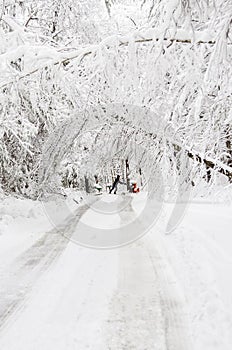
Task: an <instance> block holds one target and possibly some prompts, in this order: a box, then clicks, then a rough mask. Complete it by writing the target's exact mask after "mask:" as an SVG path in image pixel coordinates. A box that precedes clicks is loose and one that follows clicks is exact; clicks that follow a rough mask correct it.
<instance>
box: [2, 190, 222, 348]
mask: <svg viewBox="0 0 232 350" xmlns="http://www.w3.org/2000/svg"><path fill="white" fill-rule="evenodd" d="M111 198H116V197H111ZM137 198H138V197H137ZM105 199H106V198H105ZM101 200H102V199H101ZM124 201H125V202H124ZM123 202H124V204H125V205H126V207H127V209H126V208H125V210H124V211H122V212H120V213H117V212H115V214H113V216H111V224H112V222H113V224H114V225H115V226H117V225H125V224H126V221H127V220H128V216H125V215H124V214H123V213H124V212H125V211H128V212H130V213H131V218H130V219H132V217H133V210H134V209H133V208H135V207H136V203H134V204H133V203H132V202H131V200H129V201H128V198H126V197H125V198H124V199H123ZM94 215H100V214H97V213H96V212H95V214H93V212H92V211H91V209H89V210H87V208H86V206H82V207H80V208H79V211H78V212H77V215H76V217H75V220H73V219H72V220H71V221H67V225H66V229H65V232H64V234H65V236H64V235H62V234H60V232H59V233H58V232H57V231H56V230H55V229H54V230H52V231H51V232H48V233H46V234H44V235H42V236H41V237H40V238H39V240H37V241H36V242H35V243H34V244H33V245H32V246H31V247H30V248H28V250H26V251H25V252H24V253H22V254H21V255H20V256H19V257H18V258H17V259H15V260H14V261H13V262H11V264H10V265H9V266H3V268H1V271H0V284H1V290H0V325H1V328H0V349H1V350H32V349H33V350H48V349H49V350H51V349H56V350H66V349H68V350H76V349H77V350H85V349H91V350H129V349H135V350H153V349H154V350H188V349H196V350H202V349H201V348H200V347H198V348H195V347H193V345H192V339H191V336H190V334H192V333H193V331H192V329H190V325H191V326H192V324H191V322H190V321H191V320H189V317H190V316H191V315H190V316H189V312H188V311H189V308H188V304H187V302H189V300H188V298H190V296H191V295H188V296H187V297H186V294H185V290H184V288H183V283H181V282H180V281H181V278H180V276H179V275H178V273H177V270H176V269H175V268H176V267H177V265H176V266H173V261H174V260H173V257H174V256H175V255H174V254H172V255H171V258H172V259H169V254H167V247H166V245H165V240H164V239H163V238H162V234H161V229H160V228H158V227H159V226H156V227H155V228H153V229H151V230H150V231H149V232H148V233H147V234H146V235H145V236H144V237H143V238H141V239H139V240H137V241H135V242H134V243H132V244H130V245H127V246H124V247H121V248H118V249H111V250H100V249H90V248H86V247H83V246H81V245H78V244H75V242H73V241H72V240H71V241H70V240H69V239H68V238H71V235H72V232H73V227H74V226H76V231H78V227H79V225H80V227H82V226H81V222H88V221H89V222H90V221H92V220H93V217H94V218H96V217H95V216H94ZM108 224H110V223H108ZM104 225H107V223H106V222H105V223H104ZM71 228H72V229H71ZM175 239H176V238H175ZM181 239H183V237H182V238H181ZM191 268H192V267H191ZM186 271H187V270H186V269H185V268H184V267H183V275H184V273H186ZM193 272H194V271H193ZM182 277H183V276H182ZM205 349H207V350H208V349H214V347H209V348H207V347H205ZM215 349H220V348H218V347H215ZM224 349H227V348H226V346H225V347H222V348H221V349H220V350H224Z"/></svg>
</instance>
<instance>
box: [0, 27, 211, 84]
mask: <svg viewBox="0 0 232 350" xmlns="http://www.w3.org/2000/svg"><path fill="white" fill-rule="evenodd" d="M173 34H174V33H173ZM198 34H199V35H197V33H196V34H195V39H192V38H191V37H190V36H189V35H187V34H183V33H179V36H178V31H177V33H176V34H174V37H172V36H171V37H170V38H169V37H162V33H159V32H157V31H155V30H149V31H145V32H144V33H143V32H140V31H136V32H135V33H134V34H133V35H129V36H119V35H114V36H111V37H108V38H106V39H104V40H102V41H101V42H100V43H99V44H97V45H89V46H88V47H86V48H83V49H80V50H73V51H71V52H70V51H69V52H68V53H63V52H60V51H59V50H56V52H55V49H54V48H52V50H54V56H55V59H54V60H51V59H50V61H49V62H47V63H44V64H39V65H38V66H37V67H35V68H34V69H31V70H30V71H28V72H22V73H21V74H20V73H17V74H16V75H15V77H14V79H12V78H10V79H9V81H6V82H4V83H2V84H1V85H0V89H2V88H5V87H7V86H8V85H9V84H13V83H15V82H16V81H18V80H21V79H24V78H26V77H28V76H30V75H32V74H34V73H37V72H38V71H40V70H42V69H45V68H48V67H51V66H57V65H62V64H63V65H68V64H69V62H70V61H72V60H74V59H76V60H77V61H79V62H82V61H83V59H84V58H85V57H87V56H89V55H91V54H94V53H96V51H97V50H98V49H99V48H101V47H105V48H107V49H110V48H111V47H115V46H116V45H118V46H119V47H121V46H128V45H129V44H130V42H132V41H134V42H135V43H137V44H143V43H149V42H159V41H161V40H162V41H164V42H166V43H168V44H172V43H174V42H177V43H182V44H210V45H214V44H215V43H216V41H215V40H214V39H213V38H211V39H210V38H208V40H203V38H204V37H205V35H204V33H202V32H201V33H200V32H199V33H198ZM25 48H26V47H25ZM44 49H45V47H44ZM50 49H51V48H50V47H48V50H50ZM0 57H1V56H0Z"/></svg>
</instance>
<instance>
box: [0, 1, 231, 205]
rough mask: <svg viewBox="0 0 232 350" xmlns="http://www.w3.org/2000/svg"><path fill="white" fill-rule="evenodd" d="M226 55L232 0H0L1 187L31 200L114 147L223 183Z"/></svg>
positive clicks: (227, 158) (91, 166)
mask: <svg viewBox="0 0 232 350" xmlns="http://www.w3.org/2000/svg"><path fill="white" fill-rule="evenodd" d="M231 62H232V3H231V0H218V1H214V0H199V1H194V0H147V1H145V0H144V1H142V0H114V1H113V0H112V1H111V0H105V1H104V0H88V1H86V0H79V1H78V2H74V1H71V0H47V1H46V2H45V1H42V0H38V1H32V0H1V4H0V189H1V191H3V192H4V193H6V194H9V193H10V194H12V193H16V194H19V195H23V196H27V197H30V198H37V197H38V196H40V195H41V193H42V192H44V191H46V190H47V191H49V190H50V189H51V188H54V187H55V186H59V183H58V182H57V178H56V175H57V174H60V173H61V172H64V173H65V171H66V169H65V164H66V163H69V164H71V167H72V166H74V167H77V168H78V169H77V170H78V172H79V174H80V175H79V176H81V174H85V172H88V171H90V172H93V171H95V170H96V171H97V170H98V169H100V168H102V167H103V166H104V164H105V162H106V161H107V159H110V158H113V157H114V156H115V155H118V154H120V157H121V158H122V159H127V158H128V159H129V160H130V161H134V162H136V164H137V165H138V166H139V167H142V169H143V170H144V172H145V173H146V174H147V176H148V177H152V176H154V177H155V176H156V175H155V174H156V172H157V171H158V170H159V174H160V171H161V172H162V176H163V178H164V179H167V178H168V177H169V175H170V174H173V183H175V182H176V181H177V180H178V177H180V176H181V179H182V180H183V181H184V182H186V183H190V184H192V185H194V186H197V185H198V183H201V182H202V181H203V182H204V183H205V186H208V187H209V186H214V185H215V184H217V185H218V184H222V185H223V186H229V185H230V183H231V182H232V66H231ZM65 162H66V163H65ZM60 185H61V182H60Z"/></svg>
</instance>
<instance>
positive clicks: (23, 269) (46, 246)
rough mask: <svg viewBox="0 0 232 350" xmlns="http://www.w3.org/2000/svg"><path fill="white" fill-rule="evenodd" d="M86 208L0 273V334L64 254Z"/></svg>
mask: <svg viewBox="0 0 232 350" xmlns="http://www.w3.org/2000/svg"><path fill="white" fill-rule="evenodd" d="M88 208H89V206H88V205H83V206H81V207H80V208H78V210H77V211H76V213H75V217H74V218H73V217H72V218H71V219H69V220H68V221H67V223H66V224H65V225H64V227H63V228H59V229H58V230H57V229H56V228H55V229H53V230H52V231H49V232H46V233H45V234H44V235H43V236H42V237H40V239H38V240H37V241H36V242H35V243H34V244H33V245H32V246H31V247H30V248H29V249H28V250H27V251H26V252H24V253H23V254H21V255H20V256H19V257H18V258H17V259H15V260H14V261H13V263H11V264H10V266H8V268H7V269H6V270H2V271H1V270H0V284H1V288H0V331H1V330H2V328H3V327H5V326H7V324H8V322H10V319H11V317H12V316H14V317H15V316H16V315H17V313H18V312H20V311H21V309H22V308H24V304H25V303H26V300H27V298H28V297H29V293H30V290H31V289H32V287H33V285H34V283H35V282H36V280H37V279H38V278H39V277H40V276H41V274H42V273H44V272H45V271H46V270H47V269H48V268H49V267H50V265H51V264H52V263H53V262H54V261H55V260H56V259H57V258H58V257H59V256H60V254H61V253H62V252H63V251H64V249H65V248H66V246H67V245H68V243H69V238H71V236H72V233H73V227H76V226H77V223H78V221H79V220H80V218H81V217H82V215H83V214H84V213H85V212H86V211H87V210H88Z"/></svg>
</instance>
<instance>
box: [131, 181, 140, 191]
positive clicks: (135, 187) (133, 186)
mask: <svg viewBox="0 0 232 350" xmlns="http://www.w3.org/2000/svg"><path fill="white" fill-rule="evenodd" d="M132 192H133V193H138V192H139V187H137V183H136V182H134V183H133V184H132Z"/></svg>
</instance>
